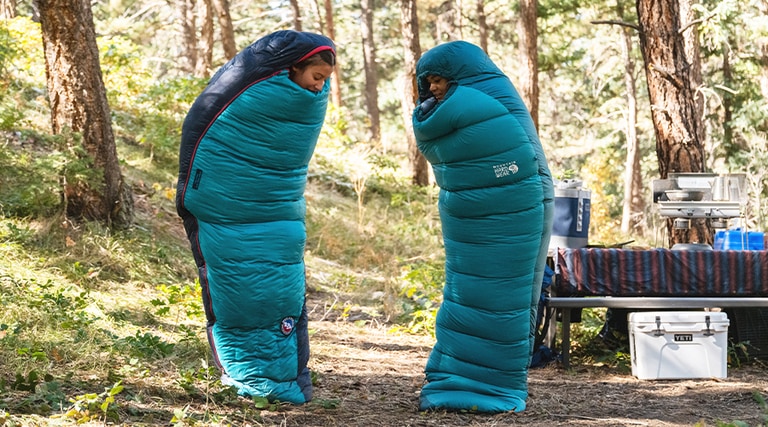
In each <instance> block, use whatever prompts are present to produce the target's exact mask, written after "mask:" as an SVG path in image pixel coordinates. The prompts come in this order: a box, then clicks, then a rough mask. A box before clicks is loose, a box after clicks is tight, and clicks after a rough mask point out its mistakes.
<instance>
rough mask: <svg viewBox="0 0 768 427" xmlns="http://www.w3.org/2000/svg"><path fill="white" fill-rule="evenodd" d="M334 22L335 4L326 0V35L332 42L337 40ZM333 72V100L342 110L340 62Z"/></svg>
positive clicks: (337, 62)
mask: <svg viewBox="0 0 768 427" xmlns="http://www.w3.org/2000/svg"><path fill="white" fill-rule="evenodd" d="M333 20H334V19H333V2H332V1H331V0H325V29H326V33H325V35H327V36H328V37H329V38H330V39H331V40H336V31H335V30H334V27H333ZM333 72H334V74H335V76H333V78H332V79H331V99H332V100H333V103H334V104H336V107H337V108H341V67H340V66H339V61H336V67H335V68H334V70H333Z"/></svg>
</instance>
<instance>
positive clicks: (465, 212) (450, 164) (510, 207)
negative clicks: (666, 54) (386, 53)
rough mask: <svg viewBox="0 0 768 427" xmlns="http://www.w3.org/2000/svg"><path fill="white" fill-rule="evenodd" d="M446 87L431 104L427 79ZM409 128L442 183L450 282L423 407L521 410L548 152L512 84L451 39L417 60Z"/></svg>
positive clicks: (544, 236)
mask: <svg viewBox="0 0 768 427" xmlns="http://www.w3.org/2000/svg"><path fill="white" fill-rule="evenodd" d="M433 75H434V76H441V77H444V78H446V79H447V80H448V81H449V82H450V86H449V89H448V92H447V95H446V96H445V98H444V99H443V100H442V101H440V102H439V103H438V102H436V101H435V99H434V98H433V97H432V95H431V93H430V92H429V83H428V81H427V77H428V76H433ZM417 79H418V87H419V97H420V101H421V104H420V105H419V106H418V107H417V108H416V109H415V110H414V114H413V126H414V133H415V136H416V141H417V144H418V148H419V150H420V151H421V152H422V153H423V154H424V156H425V157H426V159H427V160H428V161H429V163H430V164H431V166H432V169H433V171H434V175H435V180H436V182H437V184H438V185H439V187H440V196H439V200H438V207H439V212H440V219H441V223H442V231H443V242H444V246H445V257H446V260H445V273H446V282H445V288H444V290H443V302H442V305H441V306H440V309H439V311H438V314H437V321H436V328H435V334H436V343H435V346H434V348H433V349H432V352H431V353H430V356H429V359H428V362H427V365H426V367H425V373H426V383H425V385H424V386H423V388H422V390H421V395H420V409H421V410H430V409H439V408H441V409H446V410H467V411H478V412H491V413H495V412H507V411H516V412H519V411H523V410H524V409H525V407H526V401H527V397H528V387H527V381H528V365H529V362H530V358H531V354H532V345H533V337H534V335H535V330H534V323H535V321H536V310H537V306H538V300H539V296H540V292H541V282H542V280H543V274H544V267H545V263H546V255H547V250H548V245H549V236H550V232H551V224H552V208H553V200H554V190H553V187H552V179H551V174H550V172H549V169H548V166H547V162H546V158H545V156H544V151H543V149H542V147H541V143H540V142H539V139H538V136H537V134H536V129H535V127H534V125H533V122H532V120H531V117H530V114H529V113H528V110H527V108H526V107H525V104H524V103H523V101H522V99H521V98H520V96H519V95H518V93H517V91H516V90H515V88H514V86H513V85H512V83H511V82H510V80H509V79H508V78H507V77H506V76H505V75H504V74H503V73H502V72H501V71H500V70H499V69H498V68H497V67H496V66H495V65H494V64H493V62H492V61H491V60H490V59H489V58H488V56H487V55H486V54H485V53H484V52H483V51H482V50H481V49H480V48H479V47H477V46H475V45H472V44H470V43H467V42H463V41H458V42H450V43H446V44H442V45H439V46H437V47H435V48H433V49H431V50H429V51H427V52H426V53H425V54H424V55H423V56H422V58H421V59H420V60H419V62H418V65H417Z"/></svg>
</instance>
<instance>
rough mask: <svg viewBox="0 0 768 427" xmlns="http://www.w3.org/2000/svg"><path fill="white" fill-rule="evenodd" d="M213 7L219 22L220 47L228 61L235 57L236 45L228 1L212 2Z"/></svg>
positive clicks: (217, 0)
mask: <svg viewBox="0 0 768 427" xmlns="http://www.w3.org/2000/svg"><path fill="white" fill-rule="evenodd" d="M213 7H214V9H216V16H217V17H218V20H219V32H220V34H221V47H222V48H223V49H224V56H225V57H226V59H227V60H230V59H232V58H234V57H235V55H237V44H236V43H235V29H234V27H233V26H232V15H230V14H229V0H213Z"/></svg>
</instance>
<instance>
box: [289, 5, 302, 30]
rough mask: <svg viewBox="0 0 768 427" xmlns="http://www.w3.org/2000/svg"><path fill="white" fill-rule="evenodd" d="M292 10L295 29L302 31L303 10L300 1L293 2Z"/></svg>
mask: <svg viewBox="0 0 768 427" xmlns="http://www.w3.org/2000/svg"><path fill="white" fill-rule="evenodd" d="M291 10H293V29H294V30H296V31H302V29H301V8H300V7H299V0H291Z"/></svg>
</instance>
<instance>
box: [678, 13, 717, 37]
mask: <svg viewBox="0 0 768 427" xmlns="http://www.w3.org/2000/svg"><path fill="white" fill-rule="evenodd" d="M716 14H717V12H710V14H709V15H707V16H705V17H703V18H699V19H694V20H693V21H691V22H689V23H688V25H686V26H685V27H683V28H681V29H679V30H677V34H683V33H684V32H685V30H687V29H689V28H691V27H693V26H694V25H696V24H701V23H702V22H704V21H709V20H710V19H712V17H713V16H715V15H716Z"/></svg>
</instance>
